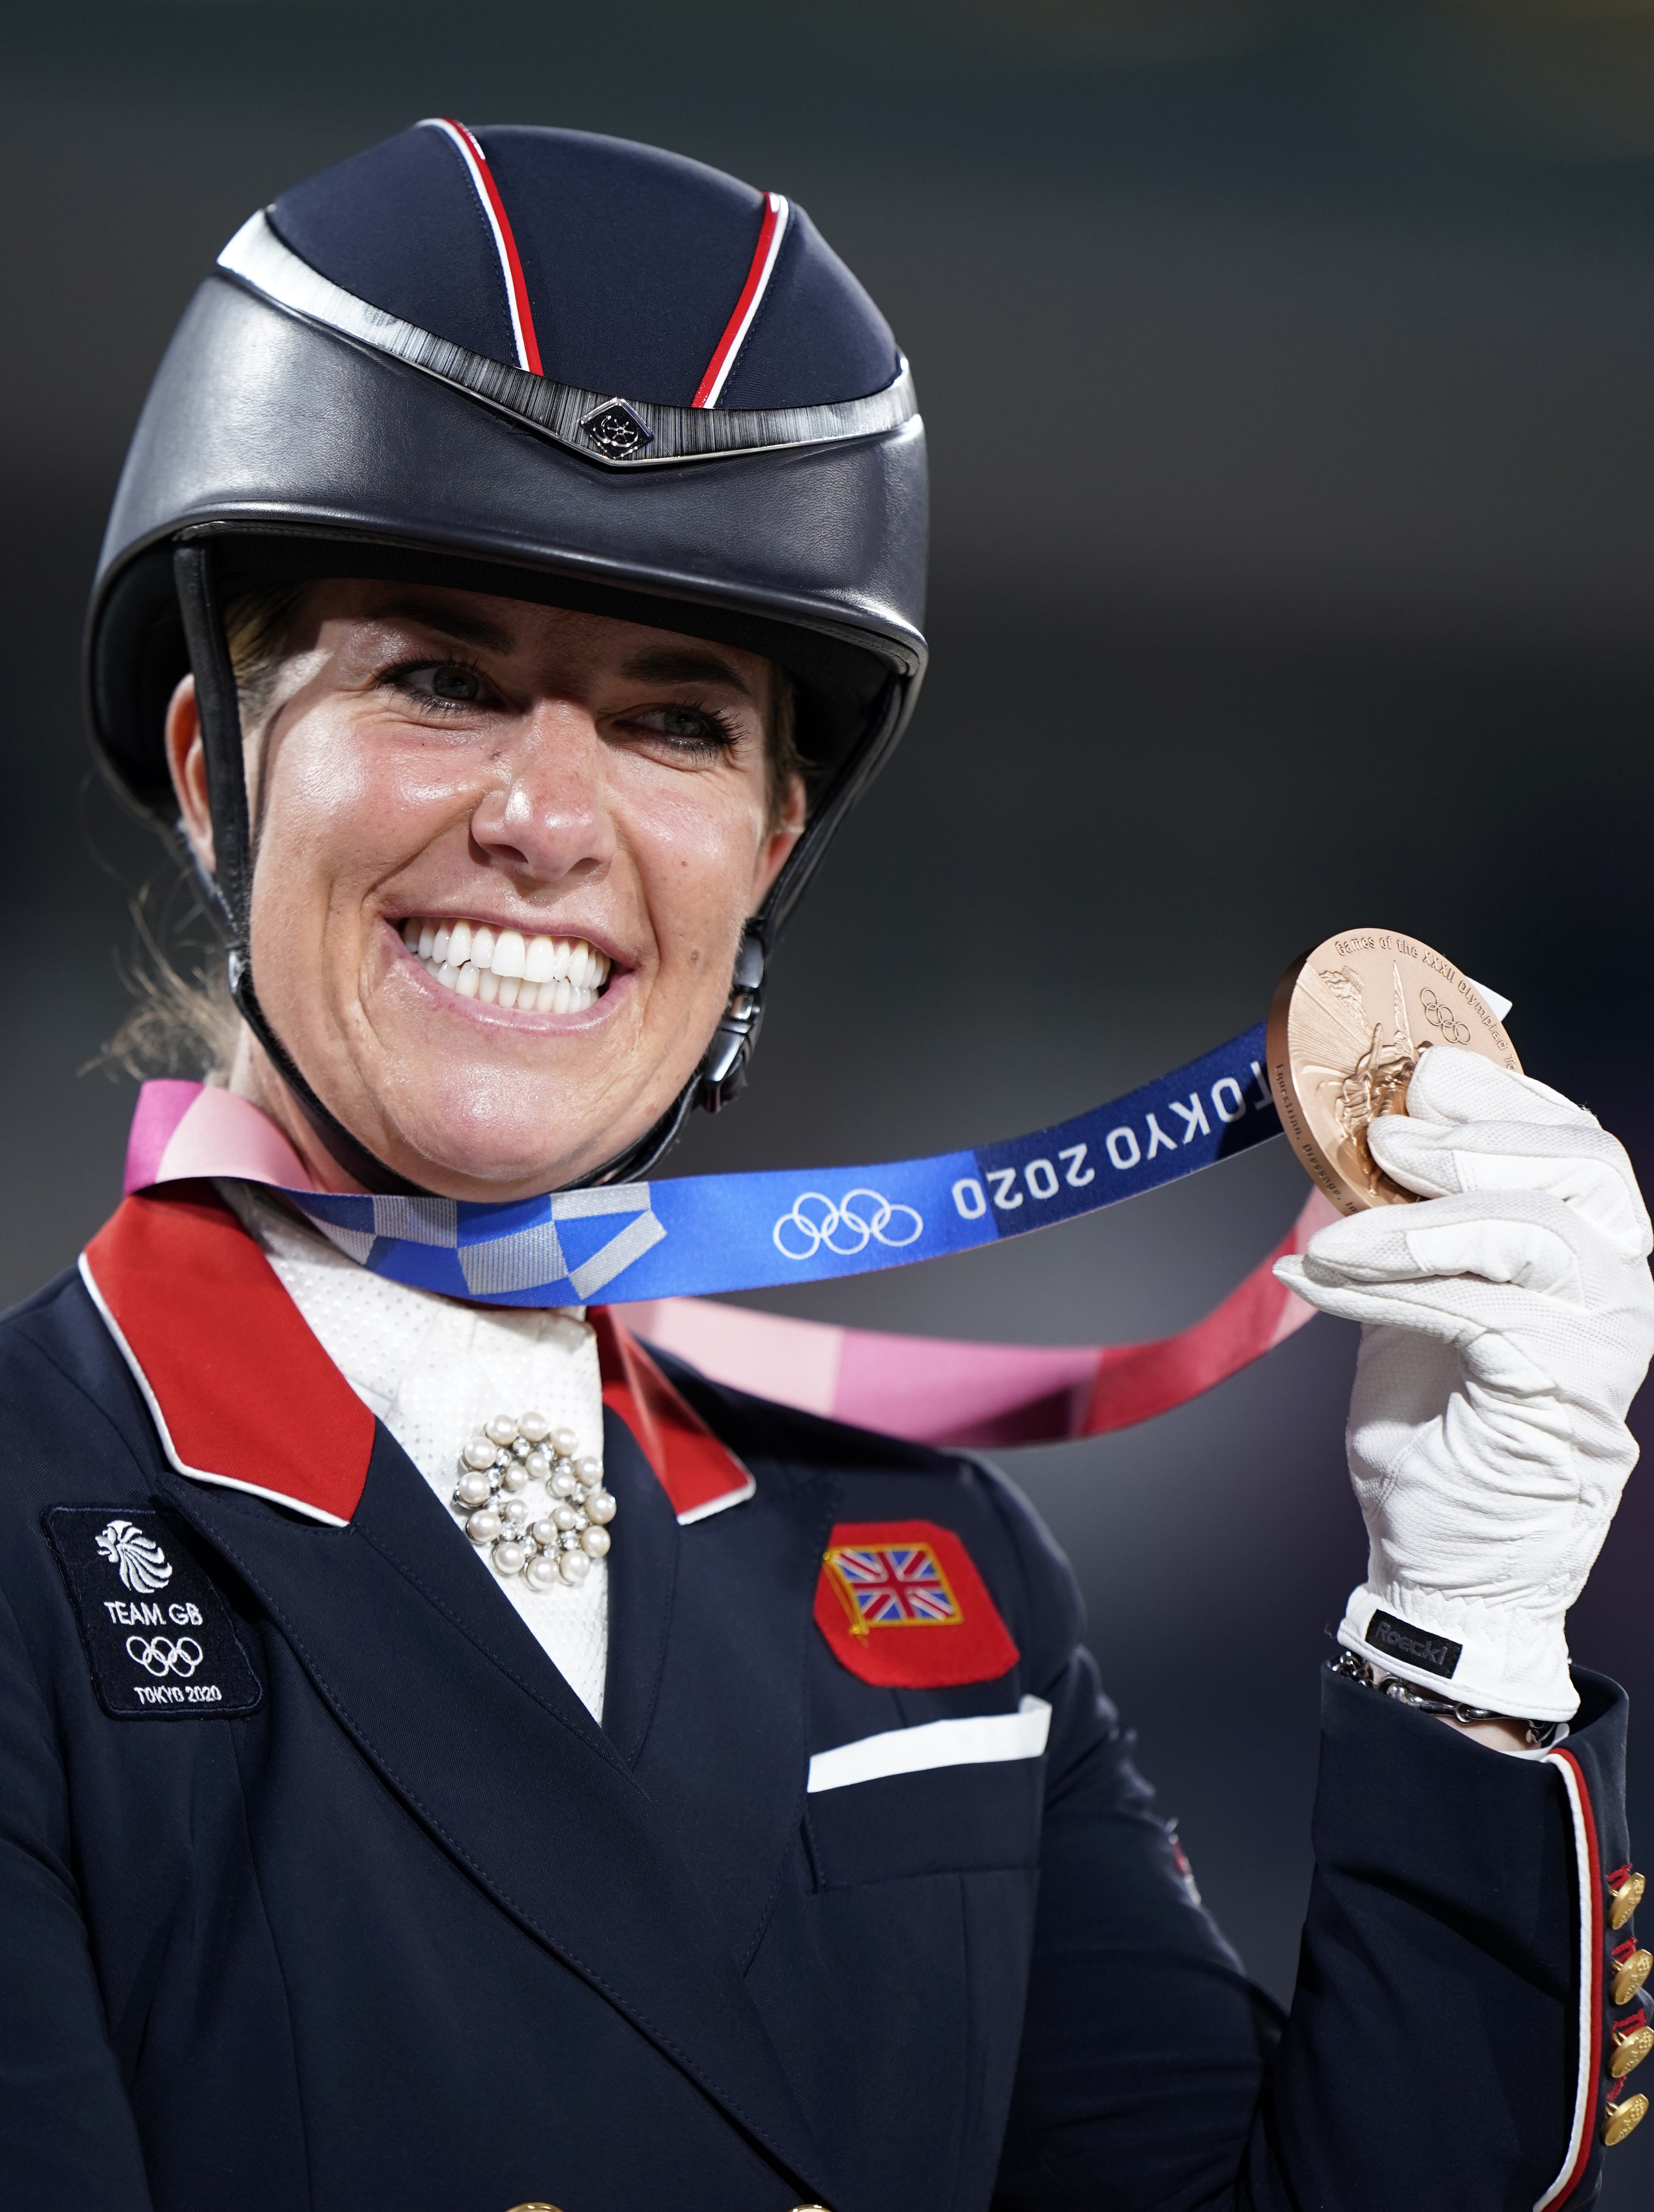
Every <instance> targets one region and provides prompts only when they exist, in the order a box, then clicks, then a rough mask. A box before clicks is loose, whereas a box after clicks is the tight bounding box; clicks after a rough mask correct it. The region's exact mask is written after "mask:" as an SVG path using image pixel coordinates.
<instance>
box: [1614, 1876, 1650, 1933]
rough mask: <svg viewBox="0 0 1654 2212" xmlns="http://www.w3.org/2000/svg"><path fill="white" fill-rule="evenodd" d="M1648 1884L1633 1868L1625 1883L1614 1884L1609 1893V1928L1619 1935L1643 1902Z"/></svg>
mask: <svg viewBox="0 0 1654 2212" xmlns="http://www.w3.org/2000/svg"><path fill="white" fill-rule="evenodd" d="M1647 1887H1648V1884H1647V1883H1646V1882H1645V1881H1644V1879H1643V1877H1642V1875H1639V1873H1638V1872H1637V1870H1636V1869H1635V1868H1634V1867H1633V1869H1632V1870H1631V1872H1630V1873H1629V1874H1628V1875H1627V1876H1626V1878H1625V1880H1624V1881H1617V1882H1615V1883H1614V1887H1613V1888H1612V1889H1611V1890H1609V1892H1608V1926H1609V1927H1610V1928H1612V1929H1613V1930H1614V1933H1615V1935H1618V1933H1619V1932H1620V1930H1621V1929H1622V1928H1623V1927H1624V1926H1625V1924H1626V1923H1627V1920H1629V1919H1630V1917H1631V1916H1632V1914H1633V1912H1634V1911H1636V1910H1637V1907H1638V1906H1639V1905H1640V1904H1641V1903H1642V1901H1643V1892H1644V1891H1645V1889H1646V1888H1647Z"/></svg>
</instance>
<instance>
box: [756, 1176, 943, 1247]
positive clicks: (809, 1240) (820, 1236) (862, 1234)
mask: <svg viewBox="0 0 1654 2212" xmlns="http://www.w3.org/2000/svg"><path fill="white" fill-rule="evenodd" d="M858 1199H863V1200H866V1201H867V1203H866V1204H865V1205H864V1206H857V1205H856V1204H855V1200H858ZM806 1209H808V1211H806ZM907 1222H911V1223H912V1224H913V1226H912V1227H911V1228H910V1229H909V1230H907V1231H906V1234H905V1235H897V1234H894V1233H893V1231H892V1225H897V1227H900V1226H901V1225H903V1224H905V1223H907ZM924 1231H925V1224H924V1219H923V1217H922V1216H921V1214H919V1213H917V1212H915V1210H914V1209H913V1207H912V1206H898V1205H892V1203H891V1200H889V1199H888V1198H886V1197H885V1196H884V1194H883V1193H882V1192H879V1191H876V1190H847V1191H846V1192H845V1194H844V1195H843V1197H842V1199H840V1200H838V1201H837V1203H836V1204H835V1203H834V1201H833V1200H831V1199H830V1198H829V1197H828V1196H827V1195H826V1194H825V1193H824V1192H823V1191H819V1190H805V1191H800V1193H799V1195H798V1196H797V1197H796V1198H795V1199H794V1200H793V1206H792V1211H791V1212H788V1213H783V1214H782V1216H781V1219H780V1220H779V1221H778V1222H777V1223H776V1224H775V1228H774V1229H773V1230H772V1231H771V1232H770V1233H771V1235H772V1236H773V1237H774V1238H775V1249H776V1250H777V1251H778V1252H779V1253H780V1254H781V1257H782V1258H783V1259H784V1260H796V1261H805V1260H813V1259H814V1258H815V1256H816V1255H817V1253H818V1252H819V1251H820V1250H821V1249H822V1248H823V1246H825V1247H826V1249H827V1250H828V1251H830V1252H836V1254H837V1255H838V1256H839V1258H840V1259H841V1260H850V1259H854V1256H855V1255H856V1254H857V1253H858V1252H865V1251H866V1250H867V1247H868V1245H869V1244H883V1245H885V1246H887V1247H888V1248H889V1249H891V1250H892V1251H897V1250H900V1249H901V1248H902V1246H903V1245H904V1244H911V1243H914V1242H915V1239H917V1238H918V1237H922V1236H923V1234H924Z"/></svg>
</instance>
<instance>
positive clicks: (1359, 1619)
mask: <svg viewBox="0 0 1654 2212" xmlns="http://www.w3.org/2000/svg"><path fill="white" fill-rule="evenodd" d="M1338 1641H1339V1642H1340V1644H1342V1645H1343V1647H1344V1649H1345V1650H1347V1651H1355V1652H1359V1654H1360V1656H1361V1657H1362V1658H1364V1659H1370V1660H1371V1662H1372V1663H1373V1665H1374V1666H1375V1667H1382V1668H1384V1670H1385V1672H1386V1673H1388V1674H1399V1675H1400V1676H1401V1678H1402V1680H1403V1681H1404V1682H1411V1683H1412V1684H1414V1686H1415V1687H1416V1688H1418V1689H1420V1690H1430V1691H1433V1692H1434V1693H1435V1695H1436V1696H1437V1697H1438V1698H1450V1699H1453V1700H1454V1702H1455V1703H1456V1704H1462V1705H1480V1706H1481V1707H1483V1708H1484V1709H1485V1710H1486V1711H1488V1712H1492V1713H1504V1714H1506V1715H1509V1716H1510V1717H1511V1718H1513V1719H1517V1720H1531V1721H1568V1720H1572V1718H1573V1717H1574V1715H1575V1713H1576V1712H1577V1711H1578V1709H1579V1699H1578V1693H1577V1692H1576V1691H1575V1689H1574V1686H1573V1683H1572V1678H1571V1677H1570V1675H1569V1673H1568V1645H1567V1639H1566V1636H1565V1635H1564V1634H1563V1630H1562V1623H1561V1620H1560V1619H1556V1620H1548V1619H1541V1618H1538V1617H1536V1616H1535V1615H1532V1614H1528V1613H1512V1612H1508V1611H1499V1610H1496V1609H1494V1608H1493V1607H1469V1606H1466V1605H1463V1604H1462V1603H1461V1604H1456V1605H1454V1606H1453V1607H1451V1617H1450V1613H1449V1608H1448V1607H1444V1605H1442V1603H1441V1602H1440V1601H1439V1600H1434V1601H1432V1598H1431V1597H1430V1596H1428V1595H1423V1594H1420V1592H1418V1591H1414V1590H1401V1589H1383V1590H1376V1589H1373V1588H1372V1587H1371V1585H1370V1584H1368V1583H1363V1584H1362V1585H1361V1587H1360V1588H1359V1589H1355V1590H1352V1591H1351V1593H1350V1599H1349V1603H1348V1604H1347V1606H1346V1607H1345V1609H1344V1618H1343V1620H1342V1622H1341V1624H1340V1626H1339V1631H1338Z"/></svg>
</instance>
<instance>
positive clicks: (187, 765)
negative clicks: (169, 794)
mask: <svg viewBox="0 0 1654 2212" xmlns="http://www.w3.org/2000/svg"><path fill="white" fill-rule="evenodd" d="M166 744H167V771H168V773H169V774H170V775H171V777H172V779H173V797H174V798H175V799H177V801H178V813H179V821H180V822H181V823H183V825H184V835H185V836H186V837H187V838H188V839H189V841H190V850H191V851H192V853H193V854H195V857H196V859H197V860H198V862H199V863H200V865H201V866H202V867H204V869H205V870H206V872H207V873H208V874H209V875H211V874H212V873H213V849H212V809H211V806H210V804H209V803H208V799H207V754H206V748H205V747H204V745H203V744H202V742H201V715H200V712H199V710H198V708H197V706H196V702H195V678H194V677H193V676H186V677H185V678H184V679H183V680H182V682H181V683H180V684H179V687H178V689H177V690H175V691H174V692H173V696H172V698H171V699H170V700H169V701H168V702H167V729H166Z"/></svg>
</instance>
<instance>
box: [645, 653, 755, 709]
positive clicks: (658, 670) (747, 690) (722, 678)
mask: <svg viewBox="0 0 1654 2212" xmlns="http://www.w3.org/2000/svg"><path fill="white" fill-rule="evenodd" d="M623 673H624V674H625V675H627V676H629V677H630V678H632V679H633V681H634V682H636V683H642V684H728V685H729V687H730V688H731V690H735V691H739V692H740V693H741V695H742V696H743V697H745V698H748V699H750V698H751V696H752V687H751V684H749V683H748V682H747V681H746V679H745V677H744V676H743V675H742V674H741V672H740V671H739V669H737V668H734V667H732V666H731V665H730V663H729V662H728V661H727V660H723V659H720V658H719V656H718V655H717V654H716V653H696V652H693V651H690V652H684V651H683V650H681V649H678V650H674V649H673V648H672V647H665V646H662V647H656V648H655V649H654V651H652V652H648V653H634V654H633V656H632V658H631V659H629V660H628V661H627V662H626V664H625V666H624V669H623Z"/></svg>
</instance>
